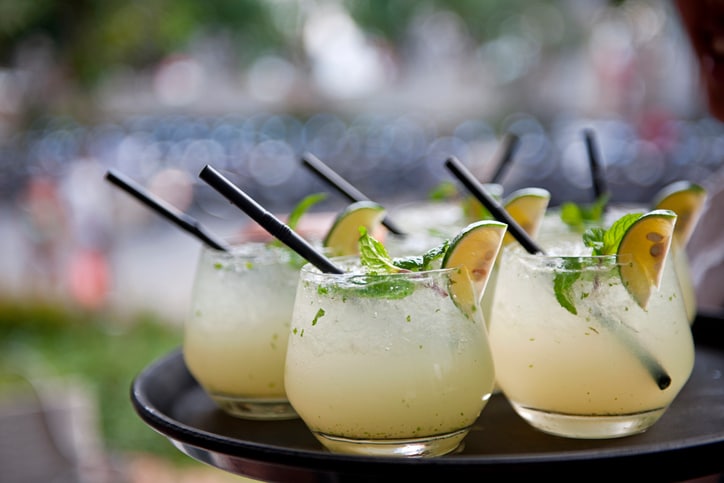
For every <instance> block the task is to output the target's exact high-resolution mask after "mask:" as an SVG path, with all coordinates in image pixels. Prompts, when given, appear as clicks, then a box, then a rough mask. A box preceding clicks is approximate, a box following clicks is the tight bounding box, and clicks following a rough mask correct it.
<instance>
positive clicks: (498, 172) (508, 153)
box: [490, 132, 520, 183]
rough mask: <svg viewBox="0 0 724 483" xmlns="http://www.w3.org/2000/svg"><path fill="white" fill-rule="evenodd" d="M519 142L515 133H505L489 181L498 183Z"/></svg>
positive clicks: (508, 165)
mask: <svg viewBox="0 0 724 483" xmlns="http://www.w3.org/2000/svg"><path fill="white" fill-rule="evenodd" d="M519 144H520V138H519V137H518V135H517V134H515V133H512V132H509V133H507V134H506V135H505V137H504V138H503V144H502V148H501V152H500V155H499V156H498V161H497V167H496V169H495V173H493V177H492V178H490V182H491V183H500V180H501V179H503V175H504V174H505V173H507V172H508V168H509V167H510V161H511V160H512V159H513V155H514V154H515V152H516V151H517V149H518V145H519Z"/></svg>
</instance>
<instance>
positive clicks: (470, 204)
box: [461, 183, 503, 223]
mask: <svg viewBox="0 0 724 483" xmlns="http://www.w3.org/2000/svg"><path fill="white" fill-rule="evenodd" d="M483 187H484V188H485V190H486V191H487V192H488V193H490V196H492V197H493V198H495V199H496V200H501V199H502V198H503V185H501V184H498V183H485V184H483ZM461 204H462V208H463V216H464V217H465V219H466V220H468V221H469V222H471V223H472V222H474V221H478V220H490V219H491V218H492V216H491V215H490V213H488V210H486V209H485V207H484V206H483V204H482V203H481V202H480V201H478V200H477V198H475V196H473V195H468V196H465V198H463V200H462V203H461Z"/></svg>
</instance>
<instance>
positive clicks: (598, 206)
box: [584, 194, 611, 223]
mask: <svg viewBox="0 0 724 483" xmlns="http://www.w3.org/2000/svg"><path fill="white" fill-rule="evenodd" d="M610 197H611V196H610V195H609V194H604V195H601V196H600V197H599V198H598V199H597V200H596V201H594V202H593V204H591V205H589V206H588V207H586V208H584V218H585V219H586V220H587V221H591V222H594V223H597V222H600V221H602V220H603V214H604V212H605V211H606V206H607V205H608V200H609V198H610Z"/></svg>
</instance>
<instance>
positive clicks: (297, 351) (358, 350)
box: [285, 222, 505, 456]
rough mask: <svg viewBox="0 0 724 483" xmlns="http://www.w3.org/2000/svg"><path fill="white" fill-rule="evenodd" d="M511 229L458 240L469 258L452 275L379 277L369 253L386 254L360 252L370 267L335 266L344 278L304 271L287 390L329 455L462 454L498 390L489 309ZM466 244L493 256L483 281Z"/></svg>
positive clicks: (350, 260)
mask: <svg viewBox="0 0 724 483" xmlns="http://www.w3.org/2000/svg"><path fill="white" fill-rule="evenodd" d="M504 231H505V225H504V224H501V223H497V222H483V223H481V224H480V225H474V226H471V228H470V229H469V230H467V231H465V232H464V233H463V234H462V235H461V236H460V237H458V238H456V239H455V240H454V241H453V245H452V246H453V247H457V248H461V251H459V252H458V251H456V250H453V252H451V254H450V256H447V257H445V258H444V259H443V262H442V265H443V266H445V262H446V261H449V262H450V263H452V264H455V266H451V267H449V268H439V269H429V268H428V267H425V268H421V269H420V270H419V271H411V270H408V269H394V268H393V269H392V271H391V272H387V271H385V270H379V269H376V268H371V264H370V262H369V260H370V259H372V258H374V257H372V256H370V250H372V251H374V250H378V249H379V250H382V251H384V249H383V248H380V247H377V246H370V247H367V249H366V250H363V249H361V257H362V260H363V261H365V260H366V262H365V264H364V265H362V264H361V263H360V258H357V257H343V258H333V259H332V260H333V261H334V263H335V264H337V266H339V267H341V268H342V269H343V270H344V273H343V274H326V273H321V272H320V271H319V270H318V269H316V268H315V267H313V266H311V265H305V266H304V267H303V268H302V270H301V274H300V280H299V286H298V290H297V295H296V299H295V304H294V317H293V320H292V327H291V333H290V337H289V346H288V351H287V360H286V373H285V384H286V390H287V394H288V396H289V400H290V402H291V403H292V405H293V406H294V408H295V409H296V411H297V412H298V414H299V415H300V417H301V418H302V419H303V420H304V422H305V423H306V424H307V426H308V427H309V429H310V430H311V431H312V433H313V434H314V435H315V437H317V439H318V440H319V441H320V442H321V443H322V444H323V445H324V446H325V447H326V448H328V449H329V450H331V451H333V452H339V453H350V454H366V455H384V456H437V455H442V454H446V453H450V452H452V451H454V450H455V449H456V448H457V447H458V446H459V445H460V443H461V442H462V440H463V439H464V438H465V436H466V435H467V433H468V431H469V430H470V427H471V426H472V424H473V423H474V422H475V420H476V419H477V418H478V416H479V415H480V412H481V411H482V410H483V408H484V407H485V405H486V404H487V401H488V399H489V398H490V395H491V392H492V389H493V385H494V378H495V374H494V369H493V360H492V354H491V352H490V347H489V344H488V338H487V332H486V330H485V325H484V321H483V318H482V316H481V311H480V308H479V299H480V295H481V293H480V291H481V290H484V288H485V283H486V280H487V276H488V270H487V268H489V266H490V264H492V262H493V261H494V260H495V256H496V255H497V250H498V249H499V247H500V244H501V241H502V238H503V235H504ZM465 246H469V247H472V248H474V249H475V248H477V249H479V250H480V252H481V253H485V254H489V260H483V261H481V262H478V261H477V260H476V261H475V264H476V266H477V267H480V270H479V271H478V273H476V274H475V275H474V276H473V277H472V278H471V277H469V276H468V274H469V273H470V271H469V270H468V267H467V266H465V265H462V264H464V263H466V262H467V259H465V257H464V253H463V252H467V250H466V249H465ZM376 255H379V253H376ZM383 255H384V256H386V252H385V253H384V254H383ZM380 258H383V257H380ZM375 260H376V261H377V259H375ZM391 261H392V259H389V260H387V259H385V260H383V262H382V263H387V262H391Z"/></svg>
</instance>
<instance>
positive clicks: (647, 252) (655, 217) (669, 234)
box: [616, 210, 676, 309]
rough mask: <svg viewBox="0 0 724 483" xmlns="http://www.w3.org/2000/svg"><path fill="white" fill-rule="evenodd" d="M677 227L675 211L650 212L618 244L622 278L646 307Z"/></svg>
mask: <svg viewBox="0 0 724 483" xmlns="http://www.w3.org/2000/svg"><path fill="white" fill-rule="evenodd" d="M675 226H676V213H674V212H673V211H671V210H654V211H650V212H648V213H646V214H644V215H642V216H641V217H640V218H639V219H638V220H636V221H635V222H634V223H633V224H632V225H631V226H629V227H628V229H627V230H626V232H625V233H624V235H623V238H622V239H621V243H620V244H619V246H618V251H617V252H616V257H617V258H618V260H619V263H620V266H619V270H620V273H621V280H622V281H623V283H624V286H625V287H626V288H627V289H628V291H629V292H630V293H631V295H632V296H633V298H634V300H636V303H638V304H639V305H640V306H641V307H642V308H644V309H645V308H646V306H647V305H648V302H649V298H651V294H653V293H654V291H655V290H656V289H658V287H659V284H660V283H661V275H662V273H663V271H664V264H665V263H666V256H667V254H668V253H669V248H670V247H671V240H672V238H673V235H674V227H675Z"/></svg>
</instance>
